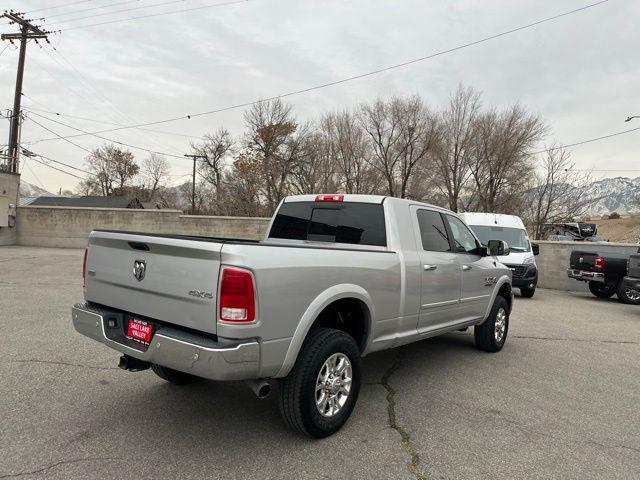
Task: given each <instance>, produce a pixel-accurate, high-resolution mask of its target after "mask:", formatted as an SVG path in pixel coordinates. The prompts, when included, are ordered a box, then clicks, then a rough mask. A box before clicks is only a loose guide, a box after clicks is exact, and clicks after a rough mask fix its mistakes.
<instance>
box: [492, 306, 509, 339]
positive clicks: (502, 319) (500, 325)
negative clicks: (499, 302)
mask: <svg viewBox="0 0 640 480" xmlns="http://www.w3.org/2000/svg"><path fill="white" fill-rule="evenodd" d="M506 330H507V312H506V311H505V309H504V308H502V307H500V308H499V309H498V313H496V321H495V327H494V335H495V339H496V342H497V343H500V342H501V341H502V339H503V338H504V334H505V332H506Z"/></svg>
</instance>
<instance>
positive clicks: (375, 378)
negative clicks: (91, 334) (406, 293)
mask: <svg viewBox="0 0 640 480" xmlns="http://www.w3.org/2000/svg"><path fill="white" fill-rule="evenodd" d="M81 265H82V251H81V250H67V249H44V248H29V247H0V329H1V330H0V332H1V333H0V352H1V353H2V357H1V358H0V479H5V478H21V479H22V478H25V479H28V478H33V479H40V478H42V479H44V478H47V479H56V478H64V479H75V478H82V479H88V478H118V479H126V478H132V479H134V478H135V479H140V478H189V479H196V478H225V479H230V478H279V479H282V478H295V479H304V478H314V479H315V478H349V479H351V478H353V479H360V478H362V479H365V478H366V479H377V478H380V479H382V478H394V479H395V478H400V479H402V478H406V479H415V478H419V479H420V478H427V479H457V478H464V479H475V478H491V479H512V478H562V479H567V478H576V479H578V478H579V479H589V478H593V479H603V478H616V479H624V478H629V479H637V478H640V407H639V406H640V374H639V372H640V307H638V306H629V305H623V304H620V303H619V302H617V301H616V300H615V297H614V299H611V300H601V299H597V298H595V297H592V296H590V295H589V294H585V293H570V292H561V291H552V290H538V291H537V292H536V295H535V296H534V297H533V298H532V299H525V298H520V297H519V296H516V300H515V307H514V311H513V314H512V316H511V324H510V330H509V337H508V339H507V343H506V345H505V347H504V349H503V350H502V351H501V352H499V353H497V354H488V353H484V352H480V351H478V350H476V349H475V348H474V346H473V335H472V331H471V330H469V331H467V332H458V333H455V334H449V335H445V336H442V337H438V338H434V339H429V340H425V341H422V342H419V343H415V344H412V345H408V346H405V347H402V348H400V349H396V350H391V351H386V352H381V353H377V354H373V355H370V356H368V357H366V358H365V359H364V369H365V385H364V386H363V389H362V391H361V393H360V398H359V401H358V405H357V406H356V409H355V411H354V414H353V416H352V418H351V419H350V421H349V422H348V423H347V425H346V426H345V427H344V428H343V429H342V430H341V431H340V432H338V433H337V434H336V435H334V436H332V437H330V438H327V439H324V440H321V441H318V440H311V439H307V438H304V437H301V436H300V435H298V434H296V433H294V432H291V431H289V430H287V428H286V427H285V425H284V423H283V422H282V420H281V418H280V415H279V412H278V407H277V402H276V399H275V395H277V392H275V394H274V395H272V396H271V397H269V398H268V399H266V400H258V399H257V398H256V397H255V396H254V395H253V393H252V392H251V391H250V390H249V389H248V388H247V387H246V386H245V385H244V384H243V383H241V382H233V383H221V382H203V383H201V384H197V385H192V386H187V387H176V386H173V385H170V384H167V383H166V382H164V381H163V380H161V379H160V378H158V377H156V376H155V375H154V374H153V373H152V372H151V371H145V372H140V373H130V372H124V371H122V370H120V369H118V368H117V361H118V358H119V354H118V353H117V352H115V351H113V350H110V349H109V348H107V347H106V346H104V345H100V344H97V343H95V342H93V341H91V340H89V339H88V338H85V337H82V336H81V335H79V334H77V333H76V332H75V331H74V330H73V327H72V325H71V319H70V307H71V305H72V304H73V303H75V302H77V301H79V300H81V298H82V278H81Z"/></svg>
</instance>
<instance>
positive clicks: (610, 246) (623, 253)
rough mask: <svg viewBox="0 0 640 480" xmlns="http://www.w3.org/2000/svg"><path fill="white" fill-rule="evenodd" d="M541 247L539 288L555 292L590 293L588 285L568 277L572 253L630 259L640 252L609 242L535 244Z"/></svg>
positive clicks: (627, 244) (625, 244)
mask: <svg viewBox="0 0 640 480" xmlns="http://www.w3.org/2000/svg"><path fill="white" fill-rule="evenodd" d="M535 243H538V244H539V245H540V255H538V256H537V257H536V263H537V264H538V275H539V277H538V286H539V287H542V288H552V289H554V290H572V291H588V288H587V284H586V283H584V282H579V281H577V280H574V279H572V278H569V277H567V268H569V257H570V256H571V252H573V251H574V250H579V251H582V252H594V253H600V254H603V255H606V256H611V257H619V258H628V257H629V255H631V254H634V253H637V252H638V248H639V246H638V245H635V244H631V243H608V242H547V241H538V242H535Z"/></svg>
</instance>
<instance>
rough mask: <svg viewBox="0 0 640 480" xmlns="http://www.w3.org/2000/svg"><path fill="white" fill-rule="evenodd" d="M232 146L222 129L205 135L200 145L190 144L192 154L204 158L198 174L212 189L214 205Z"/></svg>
mask: <svg viewBox="0 0 640 480" xmlns="http://www.w3.org/2000/svg"><path fill="white" fill-rule="evenodd" d="M233 146H234V142H233V138H232V137H231V134H230V133H229V131H228V130H226V129H224V128H220V129H218V130H217V131H215V132H214V133H210V134H207V135H205V136H204V138H203V141H202V142H201V143H198V144H194V143H192V144H191V148H192V149H193V150H194V152H195V153H196V154H197V155H202V156H203V157H204V159H203V161H202V163H200V174H201V175H202V178H203V179H204V180H205V181H206V182H208V183H209V184H210V185H211V186H212V187H213V188H214V190H215V192H216V195H215V197H216V203H218V202H219V200H220V194H221V190H222V179H223V175H224V171H225V169H226V168H227V167H228V165H227V163H226V161H227V158H228V156H229V155H230V154H231V152H232V149H233Z"/></svg>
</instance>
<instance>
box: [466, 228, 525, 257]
mask: <svg viewBox="0 0 640 480" xmlns="http://www.w3.org/2000/svg"><path fill="white" fill-rule="evenodd" d="M469 226H470V227H471V229H472V230H473V232H474V233H475V234H476V235H477V236H478V238H479V239H480V241H481V242H482V244H483V245H486V244H487V243H488V242H489V240H504V241H505V242H507V244H509V248H511V250H515V251H518V252H528V251H529V250H530V248H531V247H530V246H529V240H528V239H527V232H525V231H524V230H522V229H521V228H509V227H498V226H491V227H488V226H486V225H469Z"/></svg>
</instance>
